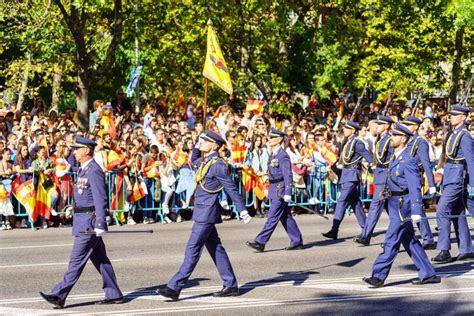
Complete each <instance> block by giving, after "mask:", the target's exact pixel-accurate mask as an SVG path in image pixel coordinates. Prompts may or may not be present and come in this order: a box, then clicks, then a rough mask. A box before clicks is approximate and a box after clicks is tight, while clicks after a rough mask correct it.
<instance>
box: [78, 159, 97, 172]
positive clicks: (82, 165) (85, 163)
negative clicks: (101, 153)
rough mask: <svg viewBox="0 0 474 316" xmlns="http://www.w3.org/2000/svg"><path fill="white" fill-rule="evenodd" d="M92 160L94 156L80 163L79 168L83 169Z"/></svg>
mask: <svg viewBox="0 0 474 316" xmlns="http://www.w3.org/2000/svg"><path fill="white" fill-rule="evenodd" d="M92 160H94V158H91V159H89V160H87V161H86V162H84V163H82V164H81V169H82V170H84V169H85V168H86V167H87V165H88V164H89V163H90V162H91V161H92Z"/></svg>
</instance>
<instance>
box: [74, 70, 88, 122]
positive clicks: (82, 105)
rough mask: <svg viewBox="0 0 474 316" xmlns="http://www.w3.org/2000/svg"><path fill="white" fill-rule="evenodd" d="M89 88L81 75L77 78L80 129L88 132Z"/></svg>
mask: <svg viewBox="0 0 474 316" xmlns="http://www.w3.org/2000/svg"><path fill="white" fill-rule="evenodd" d="M88 98H89V88H88V87H87V86H86V85H85V84H84V80H83V78H81V74H79V75H78V76H77V91H76V104H77V114H78V118H79V122H78V123H79V128H80V129H82V130H84V131H87V130H88V127H89V103H88Z"/></svg>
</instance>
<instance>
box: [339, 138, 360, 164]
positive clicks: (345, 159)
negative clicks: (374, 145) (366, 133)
mask: <svg viewBox="0 0 474 316" xmlns="http://www.w3.org/2000/svg"><path fill="white" fill-rule="evenodd" d="M356 142H357V139H356V138H353V139H352V140H349V141H348V142H347V143H346V144H345V145H344V148H342V155H341V157H342V163H343V164H344V165H345V166H352V165H355V164H356V163H358V162H359V161H360V160H361V159H362V157H361V156H359V157H357V159H355V160H354V161H352V162H351V161H348V160H350V159H351V158H352V156H353V154H354V146H355V143H356ZM348 145H350V148H349V152H347V146H348Z"/></svg>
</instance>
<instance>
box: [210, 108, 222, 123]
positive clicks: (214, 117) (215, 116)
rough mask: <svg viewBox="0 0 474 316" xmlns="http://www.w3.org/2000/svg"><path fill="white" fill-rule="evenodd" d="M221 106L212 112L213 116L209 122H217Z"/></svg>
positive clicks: (220, 113)
mask: <svg viewBox="0 0 474 316" xmlns="http://www.w3.org/2000/svg"><path fill="white" fill-rule="evenodd" d="M222 114H223V113H222V106H220V107H218V108H217V110H216V111H215V112H214V115H213V116H212V118H211V120H212V121H215V120H217V119H218V118H219V117H220V116H221V115H222Z"/></svg>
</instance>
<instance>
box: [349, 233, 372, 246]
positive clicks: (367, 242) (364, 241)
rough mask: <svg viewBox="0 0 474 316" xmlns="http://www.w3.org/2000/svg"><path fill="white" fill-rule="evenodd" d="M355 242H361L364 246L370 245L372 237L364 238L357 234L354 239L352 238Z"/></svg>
mask: <svg viewBox="0 0 474 316" xmlns="http://www.w3.org/2000/svg"><path fill="white" fill-rule="evenodd" d="M352 241H353V242H355V243H357V244H361V245H363V246H369V245H370V238H364V237H362V236H361V235H359V236H355V237H354V239H352Z"/></svg>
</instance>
